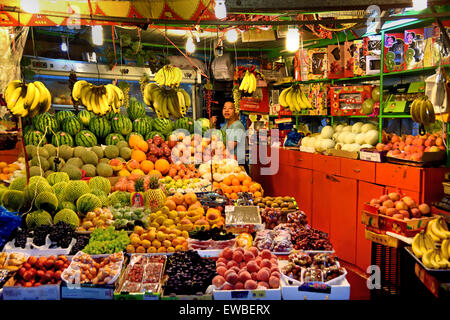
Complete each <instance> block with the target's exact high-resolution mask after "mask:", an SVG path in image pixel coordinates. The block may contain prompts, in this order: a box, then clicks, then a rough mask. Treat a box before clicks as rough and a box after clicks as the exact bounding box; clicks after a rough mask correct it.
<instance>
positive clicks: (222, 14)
mask: <svg viewBox="0 0 450 320" xmlns="http://www.w3.org/2000/svg"><path fill="white" fill-rule="evenodd" d="M214 13H215V15H216V18H217V19H225V18H226V17H227V7H226V6H225V0H216V6H215V8H214Z"/></svg>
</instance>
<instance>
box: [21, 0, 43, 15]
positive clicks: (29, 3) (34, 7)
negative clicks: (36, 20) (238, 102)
mask: <svg viewBox="0 0 450 320" xmlns="http://www.w3.org/2000/svg"><path fill="white" fill-rule="evenodd" d="M20 6H21V7H22V10H23V11H25V12H28V13H39V1H37V0H20Z"/></svg>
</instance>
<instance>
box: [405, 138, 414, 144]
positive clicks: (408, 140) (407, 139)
mask: <svg viewBox="0 0 450 320" xmlns="http://www.w3.org/2000/svg"><path fill="white" fill-rule="evenodd" d="M412 143H413V138H412V136H408V137H406V139H405V144H406V145H407V146H408V145H411V144H412Z"/></svg>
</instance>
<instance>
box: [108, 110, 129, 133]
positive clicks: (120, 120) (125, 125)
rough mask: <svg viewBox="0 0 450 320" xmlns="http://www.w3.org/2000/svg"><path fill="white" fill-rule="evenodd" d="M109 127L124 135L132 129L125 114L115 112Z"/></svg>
mask: <svg viewBox="0 0 450 320" xmlns="http://www.w3.org/2000/svg"><path fill="white" fill-rule="evenodd" d="M111 127H112V131H114V132H116V133H120V134H121V135H124V136H126V135H127V134H129V133H130V132H131V131H132V130H133V123H132V122H131V120H130V119H129V118H128V117H127V116H125V115H123V114H117V115H116V116H115V117H113V118H112V119H111Z"/></svg>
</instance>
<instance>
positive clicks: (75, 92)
mask: <svg viewBox="0 0 450 320" xmlns="http://www.w3.org/2000/svg"><path fill="white" fill-rule="evenodd" d="M88 84H89V83H88V82H87V81H86V80H79V81H77V82H75V84H74V85H73V88H72V97H73V99H74V100H75V101H78V100H80V94H81V89H82V88H83V87H84V86H86V85H88Z"/></svg>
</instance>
